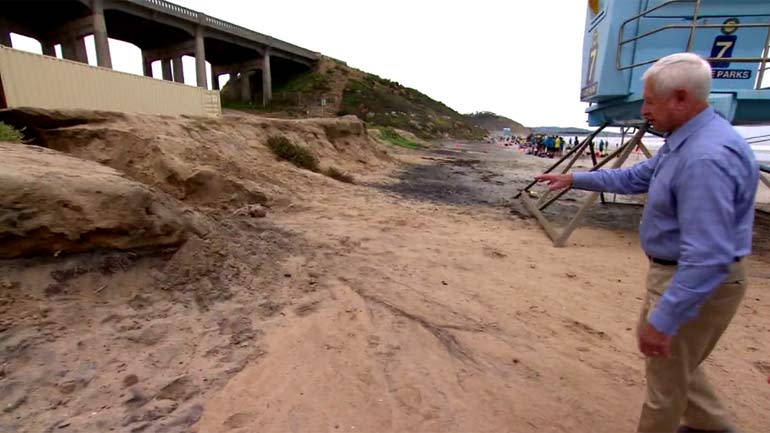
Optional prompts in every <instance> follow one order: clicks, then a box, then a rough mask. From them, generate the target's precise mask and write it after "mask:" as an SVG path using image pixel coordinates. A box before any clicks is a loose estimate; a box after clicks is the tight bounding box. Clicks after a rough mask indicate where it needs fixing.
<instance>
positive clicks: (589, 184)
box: [572, 172, 598, 190]
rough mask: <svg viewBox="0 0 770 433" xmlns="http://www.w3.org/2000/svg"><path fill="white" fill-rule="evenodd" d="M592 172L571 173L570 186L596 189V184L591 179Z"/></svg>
mask: <svg viewBox="0 0 770 433" xmlns="http://www.w3.org/2000/svg"><path fill="white" fill-rule="evenodd" d="M592 174H593V173H591V172H577V173H572V187H573V188H575V189H585V190H593V189H596V188H597V187H598V185H596V182H594V181H593V176H592Z"/></svg>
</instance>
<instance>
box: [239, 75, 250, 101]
mask: <svg viewBox="0 0 770 433" xmlns="http://www.w3.org/2000/svg"><path fill="white" fill-rule="evenodd" d="M249 75H251V71H247V70H242V71H241V74H240V80H241V101H243V102H251V80H249Z"/></svg>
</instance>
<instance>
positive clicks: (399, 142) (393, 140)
mask: <svg viewBox="0 0 770 433" xmlns="http://www.w3.org/2000/svg"><path fill="white" fill-rule="evenodd" d="M377 129H379V131H380V136H381V137H382V139H383V140H385V141H388V142H389V143H390V144H393V145H396V146H400V147H406V148H407V149H420V148H421V147H422V146H420V145H419V144H418V143H415V142H414V141H412V140H409V139H407V138H404V137H402V136H401V135H400V134H399V133H398V132H396V131H395V130H394V129H393V128H377Z"/></svg>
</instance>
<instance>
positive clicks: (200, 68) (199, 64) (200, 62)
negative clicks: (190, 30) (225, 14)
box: [195, 25, 209, 89]
mask: <svg viewBox="0 0 770 433" xmlns="http://www.w3.org/2000/svg"><path fill="white" fill-rule="evenodd" d="M195 78H196V81H197V83H198V87H203V88H204V89H208V88H209V86H208V83H207V82H206V45H205V44H204V43H203V26H202V25H199V26H198V27H196V29H195Z"/></svg>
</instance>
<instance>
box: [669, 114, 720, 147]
mask: <svg viewBox="0 0 770 433" xmlns="http://www.w3.org/2000/svg"><path fill="white" fill-rule="evenodd" d="M714 116H716V112H715V111H714V109H713V108H711V107H708V108H706V109H704V110H703V111H701V112H700V113H698V114H697V115H696V116H695V117H693V118H692V119H690V120H688V121H687V122H685V124H684V125H682V126H680V127H679V128H677V130H676V131H674V132H672V133H670V134H669V135H668V136H666V144H668V147H669V148H671V150H676V148H677V147H679V146H680V145H681V144H682V143H684V142H685V140H687V138H689V137H690V136H691V135H692V134H693V133H694V132H695V131H697V130H699V129H700V128H701V127H703V125H705V124H706V123H708V122H709V121H710V120H711V119H712V118H713V117H714Z"/></svg>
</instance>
